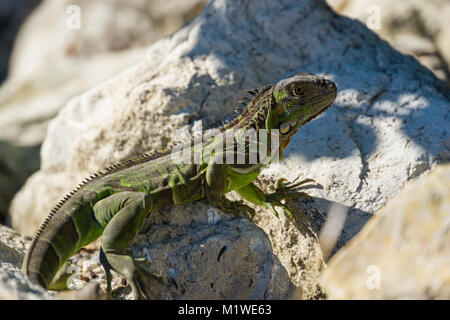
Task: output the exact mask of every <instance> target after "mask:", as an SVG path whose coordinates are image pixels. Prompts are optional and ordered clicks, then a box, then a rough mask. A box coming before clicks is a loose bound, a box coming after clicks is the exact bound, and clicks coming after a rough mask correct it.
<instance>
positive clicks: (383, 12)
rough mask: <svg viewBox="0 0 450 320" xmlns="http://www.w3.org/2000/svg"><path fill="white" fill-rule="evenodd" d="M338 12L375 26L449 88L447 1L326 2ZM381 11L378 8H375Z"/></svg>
mask: <svg viewBox="0 0 450 320" xmlns="http://www.w3.org/2000/svg"><path fill="white" fill-rule="evenodd" d="M327 2H328V3H329V4H330V5H331V6H332V7H333V8H334V9H335V10H336V11H337V12H339V13H341V14H343V15H346V16H349V17H352V18H356V19H359V20H361V21H362V22H363V23H367V22H368V23H369V25H372V24H373V23H374V22H375V21H376V18H377V17H376V16H375V15H376V14H377V13H378V12H379V18H380V19H379V22H380V26H379V28H378V27H377V28H375V29H373V31H375V32H376V33H378V34H379V35H380V36H381V37H382V38H383V39H386V40H387V41H389V43H391V44H392V45H393V46H394V47H395V48H397V49H398V50H400V51H401V52H403V53H408V54H412V55H414V56H415V57H416V58H417V59H418V60H419V61H420V62H421V63H422V64H423V65H425V66H426V67H428V68H430V69H431V70H432V71H433V72H434V73H435V74H436V76H438V77H439V78H440V79H442V80H444V81H446V82H447V84H448V85H450V19H449V18H448V17H449V16H450V2H449V1H446V0H431V1H430V0H429V1H426V2H424V1H420V0H397V1H391V0H363V1H361V0H350V1H349V0H327ZM375 6H376V7H377V8H379V11H378V9H376V7H375Z"/></svg>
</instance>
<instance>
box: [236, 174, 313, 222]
mask: <svg viewBox="0 0 450 320" xmlns="http://www.w3.org/2000/svg"><path fill="white" fill-rule="evenodd" d="M285 181H287V180H286V179H279V180H278V181H277V189H276V191H275V192H273V193H270V194H265V193H264V192H263V191H262V190H261V189H260V188H258V187H257V186H255V185H254V184H253V183H250V184H248V185H246V186H244V187H242V188H240V189H237V190H236V192H237V193H238V194H239V195H240V196H241V197H242V198H244V199H246V200H247V201H249V202H251V203H254V204H256V205H260V206H265V207H266V208H269V209H270V210H271V211H272V213H273V214H274V215H275V216H276V217H278V212H277V211H276V210H275V207H281V208H282V209H283V211H284V212H285V213H286V214H287V215H288V216H289V217H291V218H293V217H294V215H293V214H292V212H291V210H289V208H288V207H286V205H284V204H283V203H281V200H285V199H294V198H309V195H307V194H306V193H304V192H298V191H295V188H297V187H298V186H300V185H302V184H304V183H307V182H311V181H313V180H311V179H307V180H303V181H300V182H298V183H295V184H285V185H283V183H284V182H285Z"/></svg>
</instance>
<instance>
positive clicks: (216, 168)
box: [205, 154, 255, 216]
mask: <svg viewBox="0 0 450 320" xmlns="http://www.w3.org/2000/svg"><path fill="white" fill-rule="evenodd" d="M219 157H222V154H220V155H217V156H216V157H215V158H214V159H212V160H211V161H210V162H209V164H208V167H207V169H206V190H205V193H206V197H207V199H208V201H209V203H210V204H211V205H213V206H214V207H216V208H218V209H220V210H222V211H223V212H225V213H230V214H233V215H235V216H239V214H241V213H243V214H245V215H250V216H253V215H254V213H255V210H253V209H252V208H250V207H249V206H247V205H245V204H243V202H242V201H231V200H229V199H227V198H226V197H225V193H226V190H227V189H228V186H229V184H230V183H231V181H230V179H229V177H228V167H227V165H226V164H219V163H217V161H216V160H217V159H218V158H219Z"/></svg>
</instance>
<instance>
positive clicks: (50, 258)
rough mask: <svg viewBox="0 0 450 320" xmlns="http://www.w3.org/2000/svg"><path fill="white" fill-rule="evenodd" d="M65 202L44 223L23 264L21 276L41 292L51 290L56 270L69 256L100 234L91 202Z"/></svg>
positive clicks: (81, 199)
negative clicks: (36, 285)
mask: <svg viewBox="0 0 450 320" xmlns="http://www.w3.org/2000/svg"><path fill="white" fill-rule="evenodd" d="M67 200H68V199H67ZM67 200H66V201H67ZM83 200H84V201H83ZM66 201H63V202H62V203H60V205H58V206H57V207H56V208H55V209H54V210H52V212H51V213H50V215H49V216H48V217H47V218H46V219H45V220H44V222H43V223H42V225H41V227H40V228H39V231H38V232H37V233H36V235H35V237H34V239H33V242H32V245H31V247H30V249H29V250H28V253H27V255H26V257H25V260H24V262H23V267H22V269H23V273H24V274H25V275H27V276H28V277H29V278H30V280H31V281H32V282H34V283H37V284H40V285H41V286H42V287H44V288H49V287H50V284H51V283H52V280H53V278H54V276H55V275H56V273H57V272H58V270H59V269H60V268H61V267H62V266H63V265H64V263H65V262H66V261H67V260H68V259H69V258H70V257H71V256H72V255H74V254H75V253H76V252H77V251H78V250H80V249H81V248H82V247H83V246H85V245H86V244H88V243H90V242H92V241H94V240H95V239H97V238H98V237H99V236H100V235H101V233H102V231H103V229H102V228H101V226H100V225H99V224H98V222H97V221H96V220H95V216H94V214H93V211H92V207H91V204H90V201H86V199H85V198H84V199H83V198H82V197H80V199H76V200H75V201H70V202H66ZM94 201H95V200H94ZM64 202H65V203H64ZM82 203H85V204H82Z"/></svg>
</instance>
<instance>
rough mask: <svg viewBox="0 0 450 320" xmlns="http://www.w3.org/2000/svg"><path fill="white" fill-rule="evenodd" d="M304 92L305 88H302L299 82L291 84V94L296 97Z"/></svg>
mask: <svg viewBox="0 0 450 320" xmlns="http://www.w3.org/2000/svg"><path fill="white" fill-rule="evenodd" d="M305 92H306V90H305V88H303V87H302V86H301V85H299V84H297V85H293V86H292V94H293V95H294V96H296V97H300V96H302V95H304V94H305Z"/></svg>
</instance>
